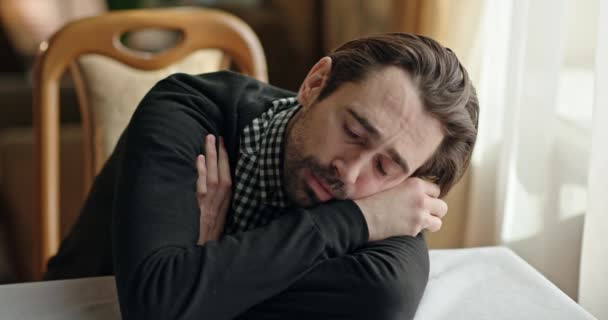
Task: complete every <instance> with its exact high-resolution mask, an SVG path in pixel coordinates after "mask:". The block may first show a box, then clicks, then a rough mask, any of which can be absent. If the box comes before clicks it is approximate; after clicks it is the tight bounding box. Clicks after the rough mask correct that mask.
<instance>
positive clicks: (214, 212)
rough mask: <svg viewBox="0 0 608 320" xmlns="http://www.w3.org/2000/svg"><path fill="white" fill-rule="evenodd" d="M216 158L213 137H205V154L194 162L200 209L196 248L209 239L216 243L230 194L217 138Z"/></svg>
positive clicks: (224, 156)
mask: <svg viewBox="0 0 608 320" xmlns="http://www.w3.org/2000/svg"><path fill="white" fill-rule="evenodd" d="M219 140H220V145H219V156H218V152H217V151H216V148H215V137H214V136H213V135H207V137H206V138H205V153H206V154H207V157H206V158H205V156H203V155H199V156H198V157H197V159H196V169H197V171H198V180H197V181H196V196H197V199H198V207H199V209H200V214H201V215H200V218H199V228H200V230H199V236H198V241H197V244H198V245H201V246H202V245H203V244H205V242H207V241H209V240H218V239H219V238H220V235H221V234H222V231H223V230H224V225H225V223H226V213H227V212H228V208H229V206H230V197H231V195H232V188H231V186H232V179H231V178H230V165H229V162H228V153H227V152H226V147H225V146H224V140H223V139H222V138H221V137H220V139H219Z"/></svg>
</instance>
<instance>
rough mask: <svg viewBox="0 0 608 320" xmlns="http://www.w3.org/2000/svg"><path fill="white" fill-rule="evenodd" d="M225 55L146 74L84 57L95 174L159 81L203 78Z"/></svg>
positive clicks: (209, 53) (202, 56)
mask: <svg viewBox="0 0 608 320" xmlns="http://www.w3.org/2000/svg"><path fill="white" fill-rule="evenodd" d="M222 59H223V53H222V51H220V50H216V49H204V50H199V51H197V52H194V53H192V54H190V55H189V56H187V57H186V58H184V59H182V60H181V61H179V62H177V63H175V64H173V65H171V66H169V67H166V68H163V69H159V70H154V71H142V70H138V69H134V68H131V67H129V66H127V65H124V64H122V63H119V62H117V61H115V60H113V59H111V58H108V57H105V56H101V55H96V54H89V55H84V56H82V57H81V58H80V59H79V61H78V64H79V68H80V71H81V74H82V78H83V80H84V81H83V82H84V85H85V86H84V89H85V94H86V98H87V101H88V105H89V109H90V117H91V118H90V123H91V125H92V126H93V128H92V135H93V136H92V137H90V138H89V141H92V142H93V152H94V153H95V155H94V156H93V159H99V160H100V162H101V163H95V164H94V167H95V173H97V171H98V170H99V169H100V168H101V166H102V165H103V162H105V160H106V159H107V158H108V156H109V155H110V153H111V152H112V150H113V149H114V146H115V145H116V142H117V141H118V138H119V137H120V134H121V133H122V131H123V130H124V128H125V127H126V126H127V123H128V122H129V119H130V118H131V115H132V114H133V111H134V110H135V108H136V107H137V105H138V103H139V102H140V101H141V99H142V98H143V96H144V95H145V94H146V93H147V92H148V90H150V88H151V87H152V86H153V85H154V84H156V82H158V81H159V80H161V79H163V78H165V77H167V76H169V75H171V74H174V73H178V72H183V73H189V74H200V73H205V72H212V71H217V70H219V69H220V66H221V63H222Z"/></svg>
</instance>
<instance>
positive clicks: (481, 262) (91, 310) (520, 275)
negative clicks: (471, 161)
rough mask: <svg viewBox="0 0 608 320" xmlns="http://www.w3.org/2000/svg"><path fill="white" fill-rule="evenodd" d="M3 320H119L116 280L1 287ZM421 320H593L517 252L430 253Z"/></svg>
mask: <svg viewBox="0 0 608 320" xmlns="http://www.w3.org/2000/svg"><path fill="white" fill-rule="evenodd" d="M0 319H24V320H26V319H27V320H36V319H57V320H59V319H61V320H72V319H74V320H76V319H78V320H91V319H96V320H97V319H99V320H102V319H103V320H112V319H120V313H119V309H118V301H117V298H116V288H115V285H114V279H113V277H99V278H86V279H76V280H62V281H49V282H37V283H24V284H11V285H3V286H0ZM416 319H421V320H422V319H423V320H427V319H428V320H433V319H467V320H470V319H492V320H495V319H496V320H499V319H535V320H536V319H551V320H559V319H568V320H577V319H593V317H592V316H591V315H589V314H588V313H587V312H586V311H585V310H583V309H582V308H581V307H580V306H579V305H578V304H576V303H575V302H574V301H572V300H571V299H570V298H569V297H568V296H566V295H565V294H564V293H562V292H561V291H560V290H559V289H558V288H557V287H555V286H554V285H553V284H551V283H550V282H549V281H548V280H546V279H545V278H544V277H543V276H542V275H540V274H539V273H538V272H537V271H536V270H534V269H533V268H532V267H530V266H529V265H528V264H527V263H525V262H524V261H523V260H522V259H521V258H519V257H518V256H517V255H515V254H514V253H513V252H512V251H510V250H508V249H505V248H499V247H491V248H475V249H458V250H433V251H431V273H430V279H429V283H428V287H427V289H426V292H425V295H424V297H423V299H422V302H421V304H420V308H419V309H418V313H417V314H416Z"/></svg>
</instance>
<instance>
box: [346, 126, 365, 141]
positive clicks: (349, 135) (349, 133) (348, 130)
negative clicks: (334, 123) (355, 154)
mask: <svg viewBox="0 0 608 320" xmlns="http://www.w3.org/2000/svg"><path fill="white" fill-rule="evenodd" d="M344 132H345V133H346V135H347V136H348V137H349V138H352V139H355V140H361V139H362V138H361V137H360V136H359V135H357V134H356V133H355V132H353V131H352V130H351V129H350V128H349V127H348V126H347V125H344Z"/></svg>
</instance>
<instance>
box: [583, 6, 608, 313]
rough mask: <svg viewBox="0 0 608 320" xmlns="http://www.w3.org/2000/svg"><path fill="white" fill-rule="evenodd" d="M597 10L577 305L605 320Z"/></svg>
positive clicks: (607, 48)
mask: <svg viewBox="0 0 608 320" xmlns="http://www.w3.org/2000/svg"><path fill="white" fill-rule="evenodd" d="M599 9H600V10H599V12H600V19H599V26H598V38H597V49H596V50H597V54H596V60H595V67H596V68H595V105H594V108H593V131H592V138H591V161H590V162H589V183H588V185H589V206H588V208H587V215H586V217H585V228H584V234H583V251H582V258H581V276H580V280H581V281H580V295H579V298H580V299H579V301H580V303H581V304H582V305H583V306H584V307H585V308H587V310H589V311H590V312H591V313H593V314H594V315H595V316H596V317H598V319H608V306H606V301H608V290H607V289H606V288H608V280H607V278H606V271H608V244H606V238H607V237H608V236H607V235H606V232H608V202H606V193H607V192H608V91H607V90H606V88H608V38H607V35H608V3H606V1H602V3H601V4H600V8H599Z"/></svg>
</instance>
